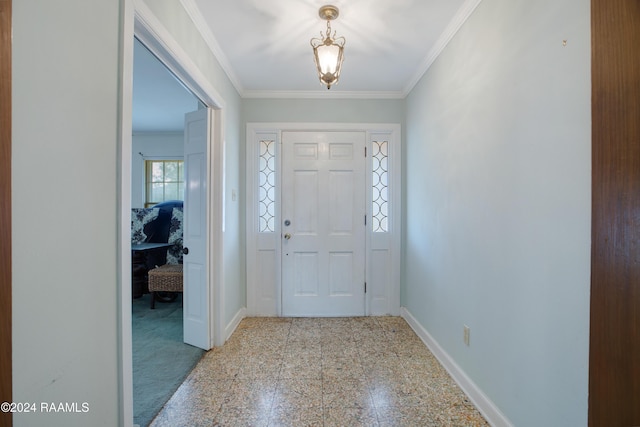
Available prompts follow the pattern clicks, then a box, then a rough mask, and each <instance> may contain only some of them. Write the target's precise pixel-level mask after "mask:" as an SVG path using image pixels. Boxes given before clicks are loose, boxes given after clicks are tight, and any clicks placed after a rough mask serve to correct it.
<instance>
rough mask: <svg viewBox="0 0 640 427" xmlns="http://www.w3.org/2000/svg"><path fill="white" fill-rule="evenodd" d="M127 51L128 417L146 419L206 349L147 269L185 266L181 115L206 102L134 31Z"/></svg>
mask: <svg viewBox="0 0 640 427" xmlns="http://www.w3.org/2000/svg"><path fill="white" fill-rule="evenodd" d="M133 51H134V52H133V53H134V55H133V57H134V65H133V103H132V104H133V108H132V152H131V158H132V165H131V166H132V167H131V182H132V187H131V208H132V212H131V215H132V235H131V244H132V263H131V264H132V265H131V270H132V279H131V280H132V298H133V299H132V303H131V307H132V312H131V320H132V321H131V329H132V356H133V358H132V366H133V421H134V424H138V425H149V424H150V422H151V420H152V419H153V417H154V416H155V415H156V414H157V413H158V412H159V411H160V409H161V408H162V406H163V405H164V403H165V402H166V401H167V400H168V399H169V398H170V397H171V395H172V394H173V393H174V392H175V390H177V388H178V387H179V385H180V384H181V383H182V382H183V380H184V378H186V376H187V375H188V373H189V372H190V371H191V369H192V368H193V367H194V366H195V364H196V363H197V362H198V361H199V360H200V358H201V357H202V355H203V354H204V350H203V349H200V348H198V347H195V346H192V345H189V344H187V343H185V342H184V341H185V340H184V326H185V325H184V321H183V317H184V310H183V306H184V304H183V293H182V292H153V289H150V288H149V272H150V271H153V269H154V268H155V267H157V266H174V267H172V268H175V269H176V270H179V269H181V268H182V266H183V261H184V259H183V258H184V257H183V254H182V251H183V246H184V245H183V242H184V236H183V233H184V229H185V228H186V227H185V226H186V224H184V222H185V221H184V218H185V216H184V200H185V191H184V187H185V169H186V168H185V166H187V167H188V165H186V164H185V157H184V151H185V147H184V146H185V144H184V138H185V129H184V128H185V115H186V114H187V113H190V112H192V111H196V110H201V109H205V108H206V107H205V105H204V104H203V103H202V102H201V101H200V100H199V99H198V98H197V97H196V96H195V95H194V94H193V93H191V91H189V90H188V89H187V88H186V87H185V86H184V85H183V84H182V83H181V82H179V81H178V80H177V78H176V77H175V76H174V75H173V74H172V73H171V72H170V71H169V70H168V69H167V68H166V67H165V66H164V65H163V64H162V63H161V62H160V61H159V60H158V59H157V58H156V57H155V56H154V55H153V54H152V53H151V52H150V51H149V50H148V49H147V48H146V47H145V46H144V45H143V44H142V43H141V42H140V41H139V40H138V39H135V40H134V49H133ZM168 245H171V246H168ZM152 274H154V273H152ZM179 276H180V274H179V273H178V274H177V275H176V278H175V279H174V280H175V282H176V284H177V283H182V277H179ZM175 288H176V289H178V288H181V286H175ZM167 367H170V368H167Z"/></svg>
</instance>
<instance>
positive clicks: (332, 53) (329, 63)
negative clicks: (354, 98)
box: [313, 37, 344, 89]
mask: <svg viewBox="0 0 640 427" xmlns="http://www.w3.org/2000/svg"><path fill="white" fill-rule="evenodd" d="M343 40H344V39H343ZM313 54H314V59H315V62H316V67H317V69H318V77H319V78H320V82H321V83H322V84H323V85H326V86H327V89H330V88H331V86H332V85H334V84H336V83H337V82H338V79H339V78H340V70H341V68H342V61H343V59H344V41H343V42H342V44H338V43H336V41H335V40H332V39H331V38H330V37H327V38H326V39H325V40H324V42H323V43H322V44H319V45H313Z"/></svg>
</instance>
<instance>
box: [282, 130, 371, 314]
mask: <svg viewBox="0 0 640 427" xmlns="http://www.w3.org/2000/svg"><path fill="white" fill-rule="evenodd" d="M282 144H283V145H282V153H283V166H282V173H283V175H282V177H283V179H282V182H283V184H282V218H283V221H284V220H289V221H290V225H288V226H287V225H286V223H284V222H283V228H282V233H283V239H282V254H283V257H282V258H283V261H282V307H283V315H285V316H361V315H364V309H365V301H364V272H365V224H364V215H365V212H366V207H365V158H364V146H365V133H364V132H283V136H282Z"/></svg>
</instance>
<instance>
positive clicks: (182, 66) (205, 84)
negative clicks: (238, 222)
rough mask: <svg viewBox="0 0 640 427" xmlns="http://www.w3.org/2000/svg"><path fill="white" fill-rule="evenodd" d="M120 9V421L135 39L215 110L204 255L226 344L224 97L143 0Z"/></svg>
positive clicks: (215, 338) (126, 353) (129, 407)
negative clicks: (206, 255)
mask: <svg viewBox="0 0 640 427" xmlns="http://www.w3.org/2000/svg"><path fill="white" fill-rule="evenodd" d="M123 5H124V6H123V12H122V18H121V20H122V39H121V40H120V43H121V55H122V57H121V64H122V68H121V69H120V73H121V78H122V80H121V88H120V90H121V94H120V97H121V117H120V118H119V119H120V146H119V159H118V168H119V178H120V181H119V182H118V190H119V193H120V201H119V206H118V212H119V224H118V227H119V242H118V258H117V259H118V276H119V282H120V286H119V300H120V304H119V306H120V313H119V320H120V324H119V331H120V348H119V354H120V372H119V376H120V392H121V393H120V399H121V400H120V407H121V410H120V424H121V425H125V426H132V425H133V366H132V331H131V226H130V224H131V182H132V181H131V164H132V163H131V162H132V136H131V134H132V122H131V121H132V120H131V117H132V106H131V100H132V96H133V41H134V37H135V38H138V40H140V41H141V42H142V43H143V44H144V45H145V46H146V47H147V48H148V49H149V50H150V51H151V52H152V53H153V54H154V55H155V56H156V57H157V58H158V59H159V60H160V62H162V63H163V64H164V65H165V66H166V67H167V68H168V69H169V70H170V71H171V72H172V73H173V74H174V75H175V76H176V77H177V78H178V80H179V81H180V82H182V84H184V85H185V86H186V87H187V88H188V89H189V90H190V91H191V92H192V93H193V94H194V95H195V96H196V97H198V98H199V99H200V100H201V101H202V103H203V104H204V105H205V106H206V107H208V108H211V109H212V110H213V123H212V129H211V130H212V132H211V133H210V140H209V150H210V162H209V164H208V165H207V167H208V168H210V170H211V173H210V175H209V179H210V182H209V205H208V206H207V210H208V212H209V214H208V217H209V223H208V229H209V233H210V240H209V248H208V250H209V254H210V255H209V257H208V259H207V263H208V270H209V278H208V282H209V288H210V292H209V295H210V301H209V307H210V313H209V321H210V322H211V325H210V331H211V336H210V343H211V346H220V345H222V344H224V340H225V334H224V333H225V328H224V316H225V313H224V305H223V301H224V294H223V292H224V287H223V286H222V280H223V277H224V271H223V268H224V263H223V252H224V247H223V220H224V215H223V210H224V203H223V200H224V175H225V174H224V127H223V123H224V111H225V102H224V99H223V97H222V96H220V94H219V93H218V92H217V90H216V89H215V88H214V87H213V86H212V85H211V83H210V82H209V80H208V79H207V78H206V77H205V75H204V74H203V73H202V72H201V71H200V69H199V68H198V67H197V65H196V64H195V63H194V62H193V60H192V59H191V58H190V57H189V55H188V54H187V53H186V52H185V51H184V50H183V49H182V47H181V46H180V45H179V44H178V43H177V42H176V41H175V39H174V38H173V36H172V35H171V33H170V32H169V31H168V30H167V29H166V28H165V27H164V25H162V23H161V22H159V21H158V19H157V18H156V17H155V15H154V14H153V12H152V11H151V10H150V9H149V8H148V6H147V5H146V4H144V3H143V2H138V1H131V0H125V1H124V2H123Z"/></svg>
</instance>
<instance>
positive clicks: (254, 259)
mask: <svg viewBox="0 0 640 427" xmlns="http://www.w3.org/2000/svg"><path fill="white" fill-rule="evenodd" d="M400 130H401V127H400V125H399V124H397V123H247V125H246V144H247V146H246V155H247V157H246V195H247V199H246V251H247V252H246V260H247V263H246V275H247V314H248V315H250V316H252V315H253V316H282V251H281V249H282V248H281V244H280V243H281V237H282V236H281V235H282V224H281V221H280V212H281V206H280V205H281V200H280V194H279V191H280V190H279V189H280V188H281V184H282V182H281V166H282V164H281V143H282V133H283V132H286V131H312V132H313V131H318V132H331V131H336V132H345V131H359V132H365V133H366V141H365V144H366V148H367V152H368V154H367V160H366V165H367V166H366V172H365V173H366V178H365V181H366V189H365V190H363V191H366V192H367V196H366V203H367V212H366V214H367V218H368V219H370V218H371V213H372V209H371V205H372V192H371V191H368V190H367V189H371V188H372V187H371V185H372V178H371V176H372V168H371V163H372V162H371V161H370V160H369V159H370V158H371V153H372V149H371V145H372V141H374V140H379V139H380V138H383V139H385V140H387V141H388V147H389V158H388V160H389V166H388V168H389V203H390V209H389V232H388V233H373V232H372V231H371V228H370V227H368V228H367V232H366V244H365V245H366V247H365V251H366V257H365V281H366V283H367V292H366V293H365V315H367V316H371V315H374V316H375V315H399V314H400V251H401V236H402V214H401V212H402V210H401V203H402V169H401V165H402V161H401V156H402V138H401V132H400ZM265 139H266V140H270V141H273V143H274V145H275V151H274V154H275V186H276V195H275V202H274V203H275V204H274V209H275V210H274V216H275V218H276V219H275V222H274V226H275V229H274V230H273V232H269V233H260V232H259V230H258V224H259V221H260V218H259V214H258V210H259V200H258V197H259V195H258V191H259V189H258V183H259V179H260V178H259V174H260V171H259V149H260V147H259V142H260V140H265ZM381 263H384V265H385V266H386V268H385V269H384V271H382V273H383V275H381V274H380V273H381V271H380V270H379V269H378V270H377V271H375V272H374V271H373V266H374V264H375V265H376V266H378V267H379V266H380V265H381Z"/></svg>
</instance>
